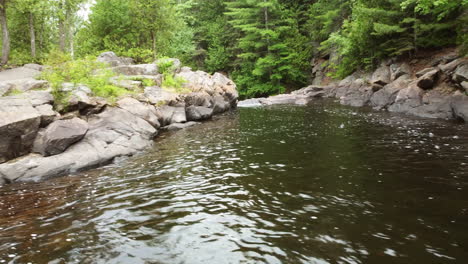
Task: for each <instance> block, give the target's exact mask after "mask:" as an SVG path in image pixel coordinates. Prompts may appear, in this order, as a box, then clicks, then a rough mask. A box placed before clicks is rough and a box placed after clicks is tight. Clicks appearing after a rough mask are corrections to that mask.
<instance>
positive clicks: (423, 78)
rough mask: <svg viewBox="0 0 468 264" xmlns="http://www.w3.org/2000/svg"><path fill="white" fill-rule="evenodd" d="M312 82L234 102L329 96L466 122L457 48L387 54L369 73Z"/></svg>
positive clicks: (467, 105) (466, 62)
mask: <svg viewBox="0 0 468 264" xmlns="http://www.w3.org/2000/svg"><path fill="white" fill-rule="evenodd" d="M315 68H316V67H314V69H315ZM316 79H317V78H316ZM313 83H314V84H313V85H310V86H308V87H305V88H302V89H300V90H297V91H294V92H292V93H290V94H281V95H276V96H271V97H268V98H257V99H248V100H244V101H240V102H239V104H238V106H239V107H251V106H261V105H274V104H299V105H305V104H308V103H310V102H312V101H313V100H315V99H316V98H320V97H329V98H337V99H338V100H339V102H340V103H341V104H343V105H350V106H355V107H363V106H368V107H372V108H374V109H376V110H387V111H390V112H396V113H404V114H409V115H414V116H419V117H425V118H441V119H459V120H463V121H465V122H468V96H467V94H468V58H466V57H460V56H459V55H458V54H457V53H456V52H453V53H450V54H446V55H444V56H438V57H436V58H435V59H432V58H430V59H425V60H423V61H420V62H414V61H413V62H407V61H400V62H398V61H395V60H388V61H386V62H383V63H382V64H381V65H380V67H379V68H378V69H377V70H375V71H374V72H372V73H363V72H356V73H354V74H352V75H350V76H348V77H347V78H345V79H343V80H341V81H339V82H331V83H329V84H327V85H318V84H317V83H322V81H321V80H314V81H313Z"/></svg>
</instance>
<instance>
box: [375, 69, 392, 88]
mask: <svg viewBox="0 0 468 264" xmlns="http://www.w3.org/2000/svg"><path fill="white" fill-rule="evenodd" d="M371 83H372V84H378V85H381V86H385V85H386V84H388V83H390V68H389V67H388V66H386V65H382V66H380V67H379V68H377V70H375V72H374V73H373V74H372V77H371Z"/></svg>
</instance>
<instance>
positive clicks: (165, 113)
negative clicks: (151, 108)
mask: <svg viewBox="0 0 468 264" xmlns="http://www.w3.org/2000/svg"><path fill="white" fill-rule="evenodd" d="M156 114H157V116H158V119H159V123H160V124H161V126H167V125H170V124H173V123H184V122H187V116H186V115H185V107H182V106H180V107H176V106H167V105H164V106H162V107H159V108H158V109H157V111H156Z"/></svg>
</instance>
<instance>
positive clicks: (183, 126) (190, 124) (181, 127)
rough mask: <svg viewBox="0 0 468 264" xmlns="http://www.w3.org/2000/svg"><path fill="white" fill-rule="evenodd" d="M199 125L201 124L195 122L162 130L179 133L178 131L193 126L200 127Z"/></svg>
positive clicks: (174, 125) (176, 124) (175, 124)
mask: <svg viewBox="0 0 468 264" xmlns="http://www.w3.org/2000/svg"><path fill="white" fill-rule="evenodd" d="M198 124H200V123H198V122H193V121H190V122H187V123H183V124H182V123H174V124H171V125H168V126H165V127H163V128H162V129H163V130H165V131H177V130H181V129H185V128H188V127H192V126H194V125H198Z"/></svg>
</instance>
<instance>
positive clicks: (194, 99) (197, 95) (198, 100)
mask: <svg viewBox="0 0 468 264" xmlns="http://www.w3.org/2000/svg"><path fill="white" fill-rule="evenodd" d="M183 97H184V101H185V104H186V105H187V106H192V105H193V106H204V107H212V106H213V99H212V98H211V96H210V95H209V94H208V93H206V92H191V93H189V94H185V95H183Z"/></svg>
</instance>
